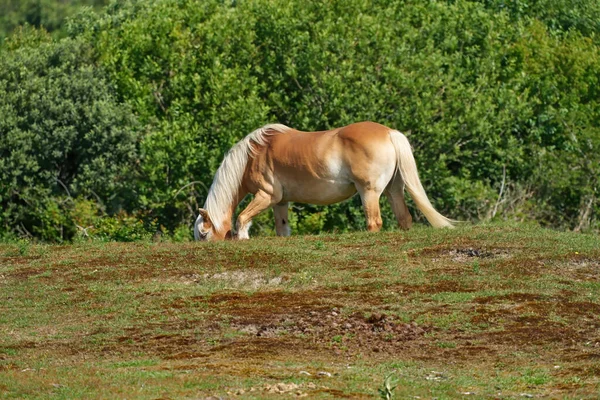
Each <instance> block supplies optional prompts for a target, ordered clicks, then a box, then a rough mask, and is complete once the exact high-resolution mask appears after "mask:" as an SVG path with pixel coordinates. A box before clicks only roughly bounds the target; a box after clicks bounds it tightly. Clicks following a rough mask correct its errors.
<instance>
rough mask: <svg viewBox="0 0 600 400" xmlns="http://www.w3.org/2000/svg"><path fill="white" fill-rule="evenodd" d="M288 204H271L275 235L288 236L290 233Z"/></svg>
mask: <svg viewBox="0 0 600 400" xmlns="http://www.w3.org/2000/svg"><path fill="white" fill-rule="evenodd" d="M288 205H289V203H280V204H275V205H274V206H273V214H274V216H275V231H276V232H277V236H290V234H291V233H292V230H291V228H290V221H289V219H288Z"/></svg>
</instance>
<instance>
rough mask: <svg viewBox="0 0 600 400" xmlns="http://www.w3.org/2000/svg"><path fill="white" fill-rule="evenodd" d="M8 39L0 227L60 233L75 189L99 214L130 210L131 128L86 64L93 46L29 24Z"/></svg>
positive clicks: (102, 78)
mask: <svg viewBox="0 0 600 400" xmlns="http://www.w3.org/2000/svg"><path fill="white" fill-rule="evenodd" d="M13 42H14V43H13ZM8 47H9V48H10V49H11V50H10V51H3V52H0V99H1V101H0V115H2V118H1V119H0V132H1V133H2V135H1V136H0V210H2V212H1V214H0V226H2V227H3V229H4V230H6V231H16V232H18V233H19V234H21V235H26V236H35V237H39V238H41V239H43V240H65V239H70V238H71V237H72V236H73V235H74V233H75V231H76V229H75V226H74V225H73V223H72V221H70V218H69V210H70V209H71V208H72V206H73V199H74V198H76V197H79V196H84V197H87V198H93V199H94V200H95V201H97V202H98V203H99V204H100V205H101V207H102V208H103V209H104V211H105V212H108V213H112V212H116V211H119V210H121V209H129V208H130V207H131V205H132V204H134V203H135V202H136V201H137V199H136V198H135V196H134V190H135V189H134V183H135V182H134V181H133V180H132V178H133V177H134V176H135V173H136V171H135V168H136V163H137V162H138V161H139V150H138V132H139V128H138V124H137V122H136V118H135V116H134V115H133V114H132V112H131V110H130V108H129V107H128V106H127V105H126V104H123V103H120V102H118V101H117V100H116V97H115V94H114V90H113V88H112V85H111V84H110V83H109V82H108V81H107V80H106V75H105V74H104V73H103V71H102V69H101V68H98V67H96V66H95V65H93V63H92V59H91V53H92V51H93V50H92V49H91V48H90V47H89V45H87V44H86V43H85V42H83V41H82V40H80V39H65V40H61V41H60V42H54V41H52V40H50V39H49V38H44V36H43V35H42V36H40V35H38V33H37V32H35V31H30V30H24V31H22V32H21V33H19V34H18V35H17V36H16V37H14V38H12V42H11V43H9V44H8Z"/></svg>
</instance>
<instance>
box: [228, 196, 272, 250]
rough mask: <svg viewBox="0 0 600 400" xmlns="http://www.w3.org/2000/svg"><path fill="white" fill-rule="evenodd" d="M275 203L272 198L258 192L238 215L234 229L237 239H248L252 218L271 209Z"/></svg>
mask: <svg viewBox="0 0 600 400" xmlns="http://www.w3.org/2000/svg"><path fill="white" fill-rule="evenodd" d="M273 203H275V202H274V201H273V196H271V195H269V194H267V193H266V192H264V191H262V190H259V191H258V192H256V194H255V195H254V198H253V199H252V201H251V202H250V204H248V206H247V207H246V208H245V209H244V211H242V212H241V213H240V215H238V218H237V223H236V228H237V238H238V239H249V238H250V236H249V235H248V230H249V229H250V226H251V225H252V218H254V217H256V216H257V215H258V214H260V213H261V212H263V211H264V210H266V209H267V208H269V207H271V206H272V205H273Z"/></svg>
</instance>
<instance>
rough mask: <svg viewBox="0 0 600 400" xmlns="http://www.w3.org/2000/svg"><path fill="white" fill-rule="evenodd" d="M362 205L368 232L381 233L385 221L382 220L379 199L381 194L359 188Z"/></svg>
mask: <svg viewBox="0 0 600 400" xmlns="http://www.w3.org/2000/svg"><path fill="white" fill-rule="evenodd" d="M357 189H358V193H359V194H360V199H361V200H362V205H363V208H364V210H365V217H366V219H367V230H368V231H369V232H379V230H380V229H381V226H382V225H383V221H382V220H381V211H380V209H379V197H380V196H381V192H380V191H377V190H373V189H365V188H362V187H357Z"/></svg>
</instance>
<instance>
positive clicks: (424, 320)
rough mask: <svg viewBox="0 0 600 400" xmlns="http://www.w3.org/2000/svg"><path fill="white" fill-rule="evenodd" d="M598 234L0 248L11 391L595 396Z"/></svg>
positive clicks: (513, 231) (0, 381) (3, 360)
mask: <svg viewBox="0 0 600 400" xmlns="http://www.w3.org/2000/svg"><path fill="white" fill-rule="evenodd" d="M599 278H600V246H598V237H597V236H594V235H583V234H574V233H568V232H556V231H551V230H546V229H541V228H538V227H535V226H531V225H480V226H464V227H461V228H459V229H456V230H453V231H449V230H434V229H431V228H426V227H419V226H417V227H415V228H414V229H413V230H411V231H409V232H382V233H379V234H368V233H361V232H358V233H350V234H343V235H333V234H330V235H318V236H295V237H291V238H275V237H264V238H257V239H253V240H250V241H245V242H223V243H179V244H176V243H127V244H125V243H79V244H74V245H69V246H48V245H35V244H30V243H26V242H18V243H9V244H3V245H0V397H2V398H32V399H35V398H40V399H41V398H65V399H66V398H68V399H72V398H86V399H88V398H106V397H111V398H114V397H123V398H124V397H127V398H140V399H146V398H147V399H156V398H204V397H209V396H222V397H243V398H271V397H280V396H282V395H285V396H298V395H304V394H306V395H307V396H309V397H310V398H344V397H346V398H361V397H365V398H367V397H368V398H372V397H377V396H381V397H385V398H392V397H393V398H411V397H414V396H419V397H421V398H433V397H436V398H440V399H443V398H463V397H465V396H468V397H469V398H490V397H493V398H516V397H520V396H521V395H522V394H527V395H532V396H535V397H542V396H545V397H550V398H566V399H569V398H577V399H579V398H597V397H598V396H599V395H600V368H599V367H598V366H597V365H598V360H599V359H600V334H599V333H598V332H599V331H600V330H599V328H600V285H599V284H598V282H599V281H600V280H599Z"/></svg>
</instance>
